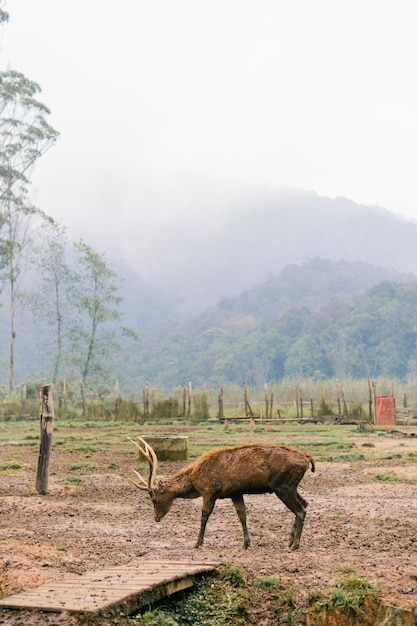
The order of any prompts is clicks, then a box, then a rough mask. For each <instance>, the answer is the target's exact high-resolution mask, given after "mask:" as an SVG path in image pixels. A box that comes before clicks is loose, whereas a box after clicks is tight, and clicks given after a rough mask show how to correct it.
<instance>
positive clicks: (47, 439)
mask: <svg viewBox="0 0 417 626" xmlns="http://www.w3.org/2000/svg"><path fill="white" fill-rule="evenodd" d="M39 415H40V428H41V430H40V440H39V456H38V471H37V474H36V491H37V492H38V493H40V494H45V493H46V492H47V490H48V479H49V459H50V456H51V449H52V431H53V427H54V407H53V404H52V386H51V385H45V386H44V387H40V388H39Z"/></svg>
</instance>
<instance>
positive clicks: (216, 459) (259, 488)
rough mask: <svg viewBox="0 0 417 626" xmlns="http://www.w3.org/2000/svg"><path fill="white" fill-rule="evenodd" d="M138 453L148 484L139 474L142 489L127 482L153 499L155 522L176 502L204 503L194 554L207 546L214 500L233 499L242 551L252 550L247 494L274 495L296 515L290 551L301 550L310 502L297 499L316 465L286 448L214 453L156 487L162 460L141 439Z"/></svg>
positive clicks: (256, 447)
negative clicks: (146, 465) (194, 500)
mask: <svg viewBox="0 0 417 626" xmlns="http://www.w3.org/2000/svg"><path fill="white" fill-rule="evenodd" d="M138 439H139V441H140V442H141V444H142V446H141V445H139V444H138V443H136V441H133V439H131V441H132V442H133V443H134V444H135V445H136V446H137V447H138V448H139V450H140V451H141V452H142V454H143V455H144V457H145V458H146V459H147V461H148V463H149V467H150V472H149V478H148V482H146V480H145V479H144V478H142V476H141V475H140V474H139V473H138V472H137V471H136V470H133V471H134V473H135V474H136V476H137V477H138V478H139V480H140V483H137V482H136V481H134V480H132V479H131V478H129V480H130V481H131V482H132V483H133V484H134V485H135V486H136V487H137V488H138V489H143V490H144V491H147V492H148V493H149V495H150V497H151V500H152V504H153V507H154V512H155V520H156V521H157V522H159V521H160V520H161V519H162V518H163V517H164V516H165V515H166V514H167V513H168V511H169V510H170V508H171V506H172V503H173V502H174V500H175V499H176V498H190V499H192V498H198V497H200V496H201V497H202V498H203V506H202V511H201V525H200V532H199V534H198V539H197V543H196V544H195V546H194V547H195V548H198V547H200V546H201V544H202V543H203V539H204V531H205V529H206V524H207V520H208V518H209V517H210V514H211V512H212V511H213V508H214V505H215V503H216V500H218V499H223V498H230V499H231V500H232V502H233V504H234V507H235V509H236V512H237V515H238V517H239V520H240V523H241V524H242V528H243V536H244V544H243V545H244V547H245V548H248V547H249V546H250V539H249V533H248V529H247V526H246V507H245V503H244V500H243V494H255V493H275V494H276V495H277V496H278V498H279V499H280V500H281V501H282V502H283V503H284V504H285V506H286V507H287V508H288V509H290V511H292V512H293V513H294V514H295V520H294V524H293V526H292V530H291V535H290V543H289V547H290V548H291V549H292V550H297V549H298V548H299V546H300V538H301V533H302V530H303V525H304V519H305V516H306V508H307V505H308V502H307V501H306V500H304V498H303V497H302V496H301V495H300V494H299V493H298V491H297V487H298V484H299V482H300V480H301V479H302V478H303V476H304V474H305V472H306V471H307V469H308V468H309V467H310V465H311V471H312V472H314V469H315V467H314V459H313V458H312V457H311V456H310V455H309V454H307V453H306V452H302V451H300V450H297V449H296V448H291V447H288V446H278V445H274V444H266V443H259V444H252V445H243V446H235V447H230V448H215V449H214V450H210V451H209V452H206V453H205V454H203V455H202V456H200V457H199V458H198V459H197V460H195V461H194V462H193V463H191V464H190V465H188V466H186V467H184V468H183V469H181V470H180V471H179V472H177V473H176V474H174V475H173V476H170V477H169V478H166V479H165V480H160V481H159V482H158V483H157V482H156V472H157V468H158V459H157V456H156V453H155V451H154V450H153V449H152V448H151V446H150V445H149V444H148V443H147V442H146V441H145V440H144V439H142V438H141V437H138Z"/></svg>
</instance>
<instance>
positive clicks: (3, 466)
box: [0, 461, 22, 472]
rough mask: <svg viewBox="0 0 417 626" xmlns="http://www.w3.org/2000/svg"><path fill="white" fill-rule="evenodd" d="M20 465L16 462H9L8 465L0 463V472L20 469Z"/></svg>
mask: <svg viewBox="0 0 417 626" xmlns="http://www.w3.org/2000/svg"><path fill="white" fill-rule="evenodd" d="M21 467H22V466H21V465H20V463H16V461H9V462H8V463H0V472H7V471H8V470H16V469H21Z"/></svg>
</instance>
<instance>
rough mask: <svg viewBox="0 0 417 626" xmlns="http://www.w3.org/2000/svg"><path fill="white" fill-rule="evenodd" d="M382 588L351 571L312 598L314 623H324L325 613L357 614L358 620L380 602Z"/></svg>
mask: <svg viewBox="0 0 417 626" xmlns="http://www.w3.org/2000/svg"><path fill="white" fill-rule="evenodd" d="M380 591H381V590H380V589H379V588H378V587H376V586H375V585H373V584H372V583H371V582H369V580H368V579H367V578H361V577H359V576H358V575H357V574H356V573H351V574H350V575H349V576H347V577H346V578H344V579H342V580H340V581H339V583H338V584H337V585H336V586H335V587H333V588H332V589H329V590H328V591H327V592H325V593H321V594H319V595H318V596H317V597H316V598H312V602H311V603H312V608H313V612H312V620H313V621H312V623H313V624H317V626H319V625H320V624H322V623H323V621H322V620H323V614H327V613H337V612H339V613H342V614H344V615H352V616H355V617H356V618H357V619H358V620H359V619H360V618H361V617H364V615H365V614H366V613H367V612H369V611H370V609H371V608H372V606H374V607H376V606H377V604H378V602H377V601H378V597H379V595H380Z"/></svg>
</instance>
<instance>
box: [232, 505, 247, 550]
mask: <svg viewBox="0 0 417 626" xmlns="http://www.w3.org/2000/svg"><path fill="white" fill-rule="evenodd" d="M232 502H233V504H234V507H235V509H236V513H237V516H238V518H239V519H240V523H241V524H242V528H243V537H244V540H243V547H244V548H245V549H246V548H249V546H250V538H249V533H248V527H247V526H246V507H245V502H244V500H243V496H233V498H232Z"/></svg>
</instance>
